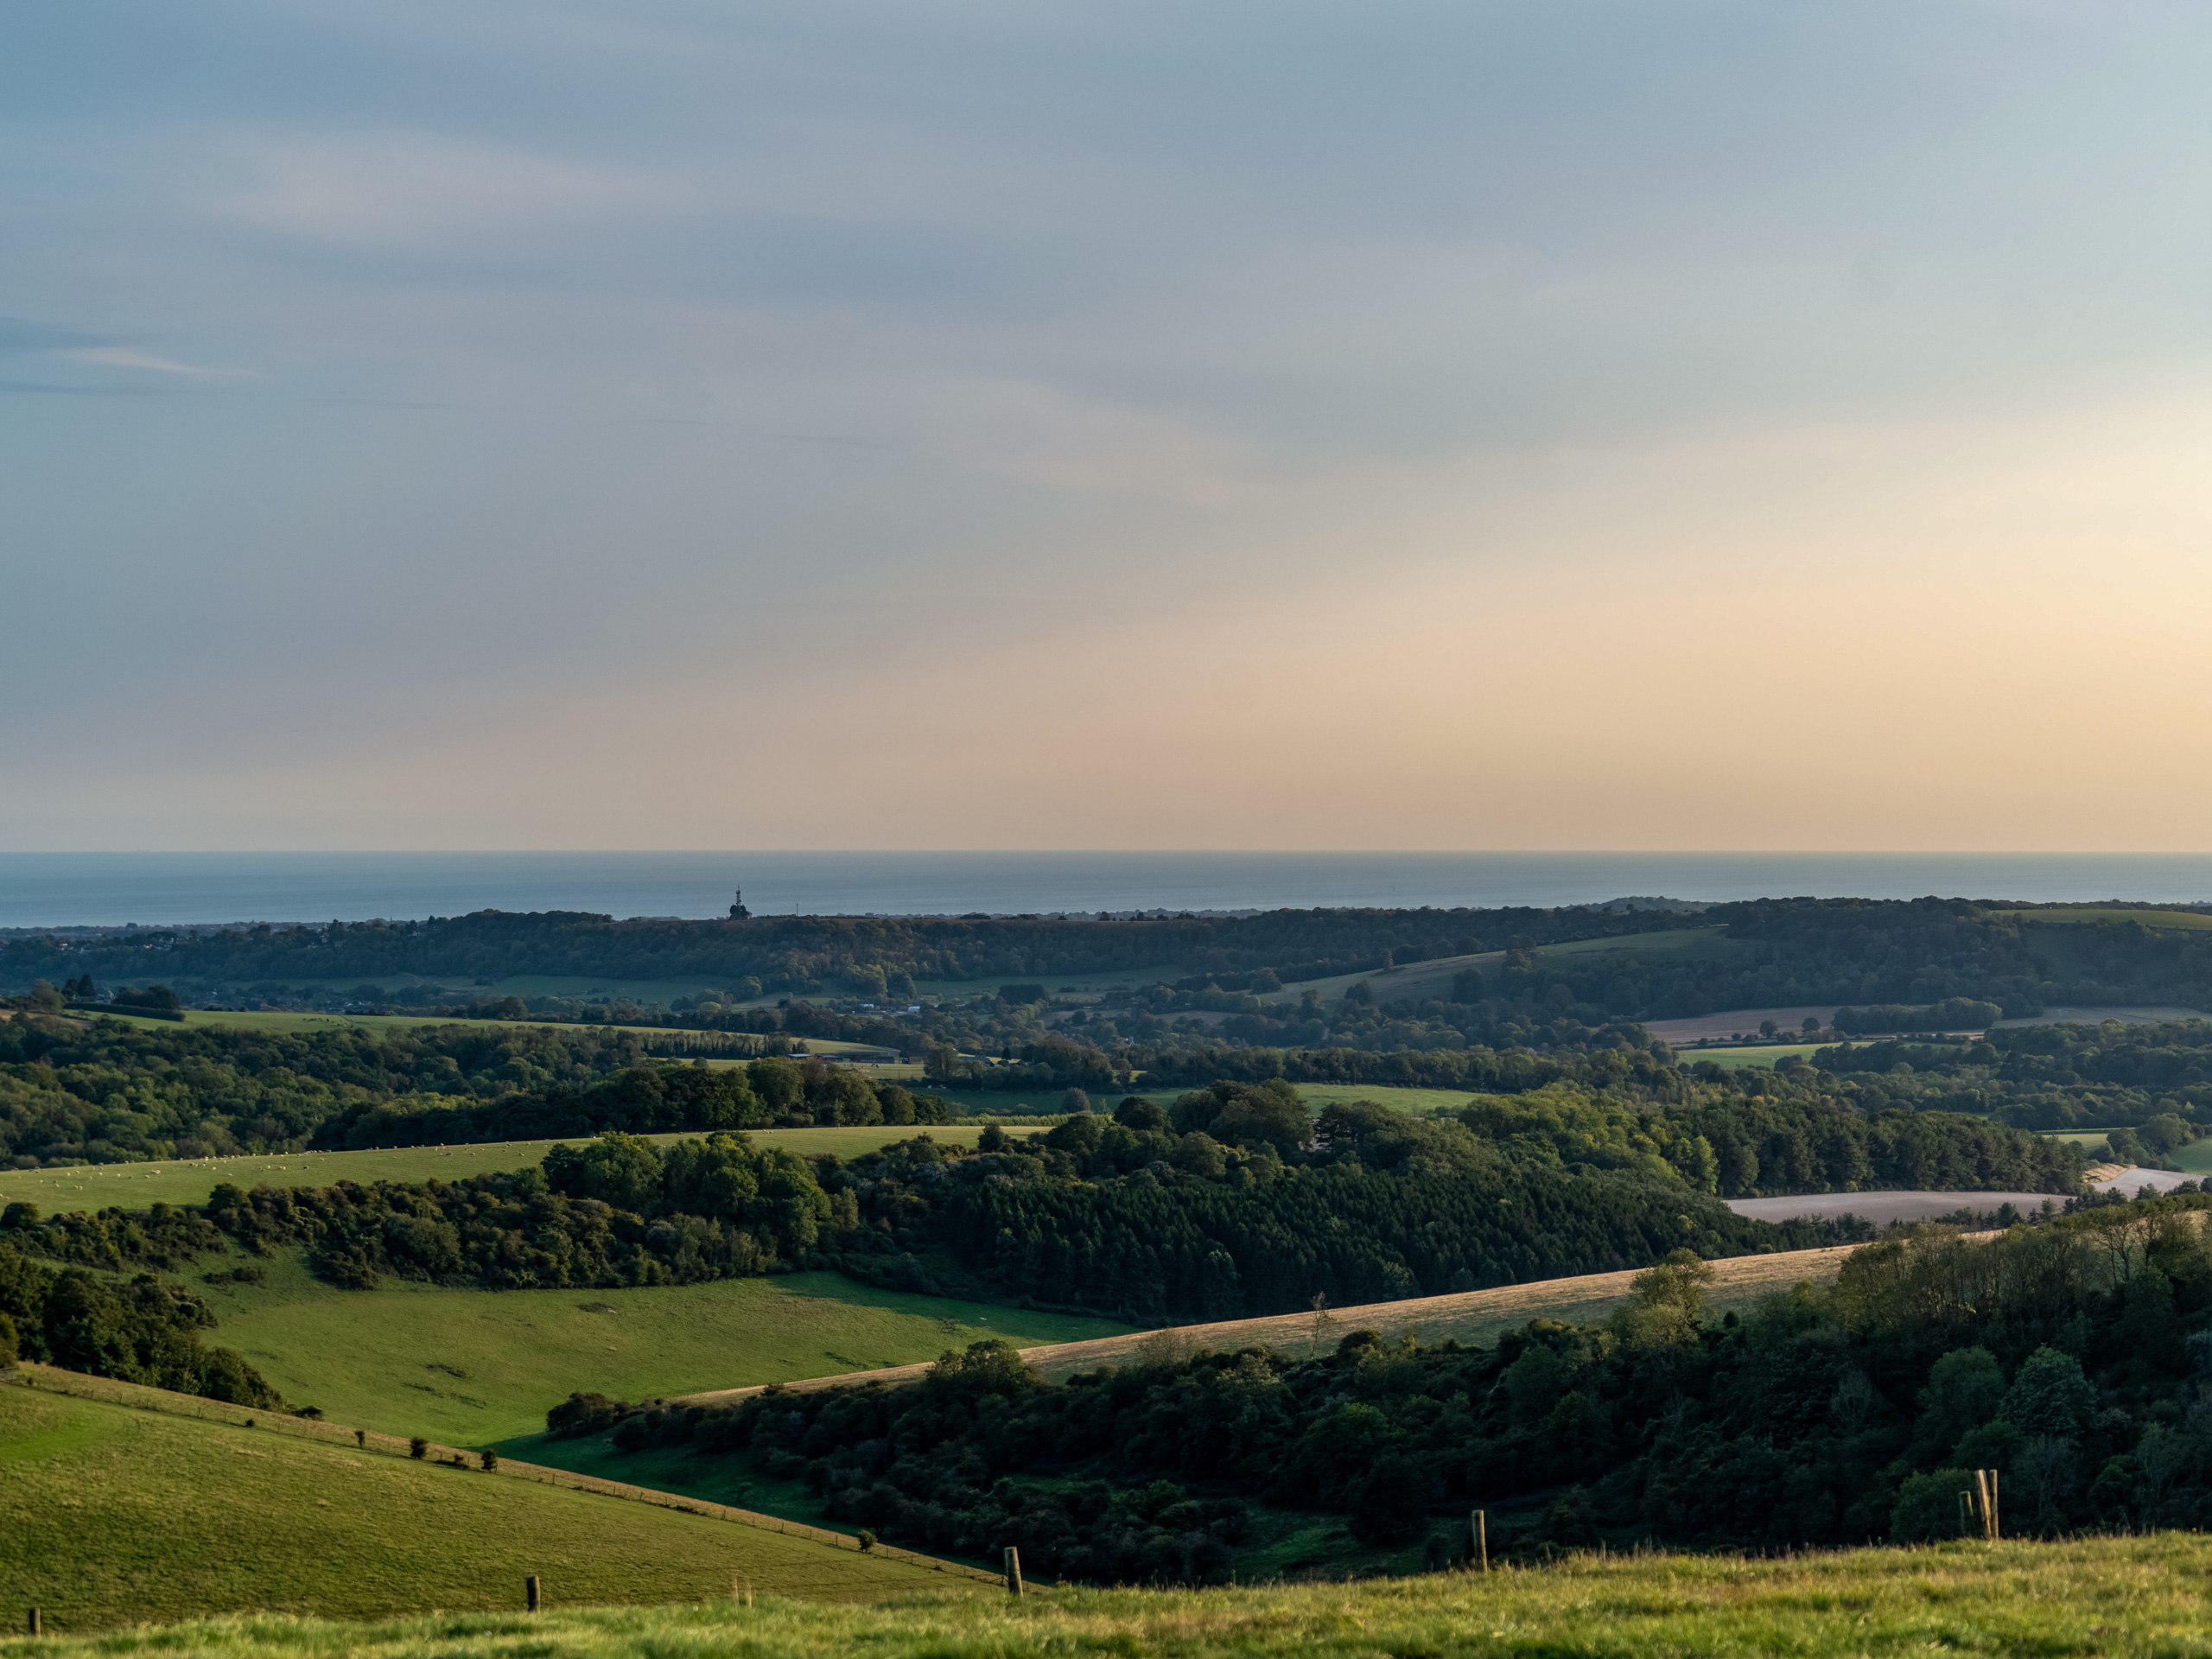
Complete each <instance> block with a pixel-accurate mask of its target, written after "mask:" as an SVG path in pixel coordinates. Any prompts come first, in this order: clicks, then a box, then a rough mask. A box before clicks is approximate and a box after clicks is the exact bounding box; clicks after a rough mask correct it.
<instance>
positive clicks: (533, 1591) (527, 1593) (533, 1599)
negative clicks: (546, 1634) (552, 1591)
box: [522, 1573, 538, 1613]
mask: <svg viewBox="0 0 2212 1659" xmlns="http://www.w3.org/2000/svg"><path fill="white" fill-rule="evenodd" d="M522 1593H523V1599H524V1601H526V1602H528V1603H529V1604H530V1611H531V1612H533V1613H534V1612H536V1611H537V1602H538V1592H537V1573H531V1575H530V1576H529V1577H528V1578H526V1579H524V1580H523V1581H522Z"/></svg>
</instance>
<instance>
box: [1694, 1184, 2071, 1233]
mask: <svg viewBox="0 0 2212 1659" xmlns="http://www.w3.org/2000/svg"><path fill="white" fill-rule="evenodd" d="M2045 1198H2049V1199H2050V1201H2051V1202H2052V1203H2053V1204H2057V1205H2063V1204H2064V1203H2065V1202H2066V1194H2064V1193H2063V1192H2060V1193H2050V1192H1805V1193H1801V1194H1799V1195H1798V1196H1797V1197H1796V1198H1730V1199H1727V1200H1726V1203H1727V1205H1728V1207H1729V1208H1730V1209H1731V1210H1733V1211H1735V1212H1736V1213H1737V1214H1738V1215H1739V1216H1746V1217H1750V1218H1751V1220H1753V1221H1788V1220H1790V1219H1791V1218H1792V1217H1801V1216H1802V1217H1805V1218H1806V1219H1808V1220H1815V1221H1818V1220H1825V1219H1827V1217H1831V1216H1856V1217H1859V1220H1861V1221H1871V1222H1872V1223H1874V1224H1876V1225H1877V1226H1881V1225H1884V1224H1887V1223H1890V1222H1892V1221H1933V1220H1934V1219H1935V1218H1936V1217H1938V1216H1948V1215H1955V1214H1956V1213H1957V1212H1958V1211H1961V1210H1971V1211H1974V1214H1976V1215H1978V1216H1980V1215H1986V1214H1988V1213H1989V1212H1990V1211H1993V1210H1994V1209H1996V1208H1997V1207H1998V1205H2003V1204H2009V1205H2012V1207H2013V1208H2014V1209H2016V1210H2018V1211H2020V1213H2021V1214H2023V1215H2027V1214H2029V1213H2031V1211H2036V1210H2039V1209H2041V1208H2042V1207H2043V1203H2044V1199H2045Z"/></svg>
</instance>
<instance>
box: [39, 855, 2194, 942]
mask: <svg viewBox="0 0 2212 1659" xmlns="http://www.w3.org/2000/svg"><path fill="white" fill-rule="evenodd" d="M735 887H743V888H744V890H745V901H746V903H747V906H750V907H751V908H752V909H753V911H754V912H755V913H757V914H762V915H784V916H788V915H792V914H794V913H804V914H809V915H867V914H885V915H913V914H954V915H957V914H960V913H962V912H969V911H983V912H989V913H992V914H995V915H1020V914H1027V913H1032V912H1036V913H1049V912H1058V911H1071V912H1075V911H1086V912H1096V911H1101V910H1110V911H1135V910H1153V909H1166V910H1171V911H1181V910H1193V911H1206V910H1216V911H1221V910H1230V911H1234V910H1272V909H1276V908H1278V907H1282V906H1295V907H1300V908H1305V907H1310V906H1421V905H1433V906H1438V907H1440V908H1446V907H1450V906H1459V905H1467V906H1478V907H1486V906H1503V905H1535V906H1551V905H1574V904H1591V903H1599V902H1602V901H1604V900H1606V899H1619V898H1625V897H1630V896H1657V897H1664V898H1669V899H1706V900H1713V899H1750V898H1758V897H1761V896H1768V897H1788V896H1796V895H1801V894H1813V895H1818V896H1821V897H1842V896H1855V897H1861V898H1870V899H1910V898H1918V897H1921V896H1923V895H1924V894H1929V893H1934V894H1938V895H1941V896H1942V897H1945V898H1955V897H1958V898H1972V899H2033V900H2042V901H2051V900H2063V899H2153V900H2159V901H2164V902H2169V903H2171V902H2186V901H2204V900H2212V854H2205V853H2063V854H2043V853H993V852H974V853H969V852H963V853H849V852H848V853H807V852H729V853H0V927H66V926H72V925H75V926H109V927H112V926H120V925H123V924H125V923H129V922H137V923H141V924H144V925H160V924H164V923H172V924H173V923H213V922H238V921H267V922H316V921H331V920H344V921H361V920H365V919H367V918H372V917H386V918H393V919H398V918H416V917H423V916H455V915H461V914H464V913H466V912H469V911H474V910H510V911H519V910H582V911H599V912H607V913H609V914H612V915H615V916H682V917H705V916H720V915H722V914H724V913H725V912H727V911H728V906H729V902H730V894H731V891H732V889H734V888H735Z"/></svg>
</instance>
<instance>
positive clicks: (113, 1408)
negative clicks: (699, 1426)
mask: <svg viewBox="0 0 2212 1659" xmlns="http://www.w3.org/2000/svg"><path fill="white" fill-rule="evenodd" d="M0 1470H4V1471H5V1472H4V1475H0V1608H4V1609H5V1612H6V1618H7V1624H8V1627H9V1628H10V1630H19V1629H21V1628H22V1626H21V1624H20V1623H19V1621H20V1620H21V1619H22V1609H23V1608H24V1607H26V1606H31V1605H35V1606H38V1607H40V1608H41V1609H42V1610H43V1611H44V1615H45V1619H46V1622H47V1627H48V1630H50V1631H53V1632H54V1633H56V1634H60V1635H66V1634H68V1633H73V1632H75V1631H81V1630H100V1629H104V1628H109V1627H112V1626H115V1625H118V1624H134V1623H138V1622H142V1621H149V1620H164V1619H178V1618H195V1617H200V1616H204V1615H207V1614H209V1613H217V1612H228V1611H238V1610H245V1609H267V1610H270V1611H278V1612H286V1613H300V1614H312V1615H318V1616H321V1617H326V1618H378V1617H384V1616H389V1615H391V1614H396V1613H404V1612H414V1613H423V1612H429V1611H432V1610H434V1609H439V1608H444V1609H448V1610H453V1611H461V1610H470V1609H490V1608H515V1607H518V1606H519V1605H520V1604H521V1600H522V1588H523V1580H524V1576H525V1575H527V1574H531V1573H537V1574H539V1575H540V1576H541V1577H543V1580H545V1584H546V1588H547V1593H548V1595H549V1596H550V1599H551V1600H552V1601H553V1602H554V1603H555V1604H556V1605H559V1604H563V1603H565V1604H567V1605H570V1606H575V1605H579V1604H586V1605H588V1604H591V1603H607V1602H698V1601H703V1600H708V1599H722V1600H725V1601H727V1600H728V1597H729V1595H730V1591H731V1585H732V1582H733V1580H745V1579H750V1580H752V1581H753V1586H755V1589H756V1591H757V1592H764V1593H767V1594H772V1595H780V1596H785V1597H793V1598H804V1599H808V1600H812V1601H824V1600H860V1599H868V1600H874V1599H883V1598H887V1597H898V1596H900V1595H902V1594H906V1595H922V1596H933V1597H937V1596H944V1595H946V1594H948V1593H958V1590H957V1589H956V1588H955V1586H959V1587H960V1588H963V1589H966V1588H969V1586H966V1585H965V1584H964V1583H963V1581H959V1580H952V1581H950V1582H949V1581H948V1580H947V1579H946V1578H945V1577H944V1576H942V1575H938V1574H935V1573H930V1572H928V1571H927V1570H925V1569H924V1568H920V1567H913V1566H910V1565H907V1564H905V1563H902V1562H899V1561H895V1560H888V1559H881V1558H878V1557H874V1556H870V1555H863V1554H861V1553H859V1552H858V1551H845V1550H839V1549H835V1548H829V1547H827V1546H825V1545H823V1544H819V1543H814V1542H810V1541H805V1540H803V1539H800V1538H796V1537H786V1536H785V1535H780V1534H778V1533H774V1532H769V1531H764V1530H761V1529H757V1528H751V1527H741V1526H735V1525H733V1524H731V1523H729V1522H723V1521H716V1520H710V1519H707V1518H705V1517H703V1516H691V1515H685V1514H682V1513H679V1512H677V1511H675V1510H667V1509H660V1508H655V1507H652V1506H651V1505H648V1504H644V1503H625V1502H622V1501H620V1500H618V1499H615V1498H611V1497H595V1496H591V1495H588V1494H585V1493H581V1492H575V1491H563V1490H561V1489H559V1488H556V1487H552V1486H542V1485H537V1484H531V1483H530V1482H527V1481H524V1480H518V1479H508V1478H500V1477H498V1476H491V1475H486V1474H482V1473H480V1472H476V1471H460V1470H454V1469H449V1468H445V1467H442V1466H439V1465H435V1464H431V1463H427V1462H424V1463H417V1462H414V1461H411V1460H410V1459H406V1458H404V1457H391V1456H385V1455H378V1454H377V1453H376V1452H357V1451H356V1450H355V1449H354V1448H353V1447H352V1446H343V1445H340V1446H332V1445H327V1444H322V1443H318V1442H315V1441H310V1440H302V1439H297V1438H294V1437H291V1436H289V1435H282V1434H277V1433H270V1432H269V1431H268V1430H266V1429H260V1428H254V1429H249V1428H244V1427H231V1426H229V1425H227V1424H225V1423H220V1422H202V1421H194V1420H191V1419H188V1418H180V1417H174V1416H167V1415H162V1414H156V1413H152V1412H147V1411H138V1410H133V1409H130V1408H127V1407H124V1406H119V1405H111V1404H107V1403H105V1402H95V1401H87V1400H78V1399H68V1398H64V1397H61V1396H60V1395H53V1394H47V1393H41V1392H35V1391H33V1390H32V1389H25V1388H20V1387H18V1388H0ZM971 1592H972V1590H971ZM5 1645H6V1648H7V1649H8V1650H10V1651H19V1650H21V1649H18V1648H17V1647H16V1644H15V1643H7V1644H5Z"/></svg>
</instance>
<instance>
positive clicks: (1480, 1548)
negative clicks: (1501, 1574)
mask: <svg viewBox="0 0 2212 1659" xmlns="http://www.w3.org/2000/svg"><path fill="white" fill-rule="evenodd" d="M1474 1520H1475V1529H1474V1530H1475V1537H1474V1545H1475V1560H1476V1561H1477V1563H1478V1565H1479V1566H1480V1567H1481V1568H1482V1570H1483V1571H1484V1572H1485V1573H1487V1572H1489V1571H1490V1513H1489V1511H1488V1510H1476V1511H1475V1516H1474Z"/></svg>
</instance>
